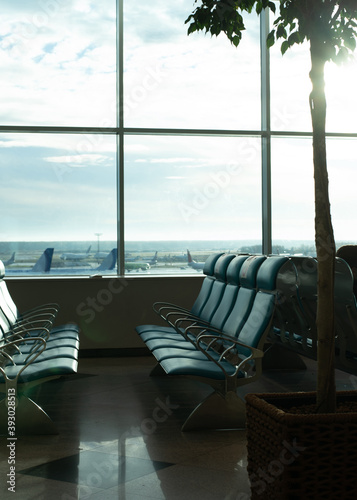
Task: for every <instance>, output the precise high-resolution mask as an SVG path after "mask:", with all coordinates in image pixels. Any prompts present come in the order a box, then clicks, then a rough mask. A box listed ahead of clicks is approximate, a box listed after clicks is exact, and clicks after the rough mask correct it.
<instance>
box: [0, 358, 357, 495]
mask: <svg viewBox="0 0 357 500" xmlns="http://www.w3.org/2000/svg"><path fill="white" fill-rule="evenodd" d="M154 365H155V361H154V360H153V359H152V358H151V357H136V358H135V357H130V358H100V359H95V358H86V359H80V367H79V373H78V374H77V375H76V376H71V377H69V378H68V379H63V380H62V379H61V380H54V381H51V382H47V383H46V384H43V385H42V386H41V388H39V389H36V391H34V393H33V399H34V400H35V401H36V402H38V403H39V404H40V405H41V406H42V407H43V408H44V409H45V410H46V411H47V412H48V414H49V415H50V416H51V418H52V419H53V420H54V422H55V423H56V425H57V428H58V432H59V433H58V435H52V436H19V437H18V438H17V441H16V457H15V458H16V473H15V485H16V486H15V495H14V493H12V492H10V491H8V487H9V484H7V481H8V480H9V478H8V476H7V474H9V464H8V458H9V448H8V447H7V444H8V441H7V440H6V437H1V438H0V457H1V464H0V498H1V499H8V498H9V499H10V498H16V499H17V500H20V499H21V500H22V499H23V500H31V499H34V500H35V499H36V500H57V499H58V500H75V499H91V500H111V499H123V500H144V499H145V500H151V499H152V500H154V499H169V500H176V499H177V500H179V499H180V500H181V499H184V500H191V499H192V500H193V499H195V500H201V499H202V500H248V499H249V498H250V494H249V491H250V489H249V481H248V477H247V471H246V441H245V432H244V430H232V431H200V432H196V431H195V432H186V433H182V432H181V430H180V428H181V424H182V423H183V421H184V420H185V418H186V417H187V416H188V414H189V413H190V411H191V410H192V409H193V408H194V407H195V406H196V404H198V403H199V402H200V401H201V400H202V399H203V397H204V396H205V395H206V394H209V393H210V392H211V391H210V389H209V388H208V387H206V386H204V385H201V384H199V383H197V382H193V381H190V380H183V379H174V378H168V377H150V371H151V369H152V367H153V366H154ZM315 378H316V373H315V363H313V362H309V363H308V365H307V369H305V370H284V371H281V370H280V371H277V370H265V372H264V375H263V376H262V377H261V379H260V380H259V381H258V382H256V383H254V384H251V385H250V386H249V385H248V386H245V387H244V391H245V393H246V392H279V391H290V390H294V391H295V390H314V388H315ZM356 380H357V379H356V377H353V376H350V375H348V374H342V373H341V372H338V374H337V385H338V388H339V389H341V390H343V389H350V388H356V387H357V384H356ZM242 395H244V392H242Z"/></svg>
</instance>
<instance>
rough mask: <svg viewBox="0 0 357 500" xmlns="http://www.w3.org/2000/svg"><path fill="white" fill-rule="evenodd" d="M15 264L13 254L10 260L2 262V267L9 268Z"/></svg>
mask: <svg viewBox="0 0 357 500" xmlns="http://www.w3.org/2000/svg"><path fill="white" fill-rule="evenodd" d="M14 262H15V252H13V253H12V255H11V257H10V259H8V260H3V264H4V266H5V267H6V266H10V265H11V264H13V263H14Z"/></svg>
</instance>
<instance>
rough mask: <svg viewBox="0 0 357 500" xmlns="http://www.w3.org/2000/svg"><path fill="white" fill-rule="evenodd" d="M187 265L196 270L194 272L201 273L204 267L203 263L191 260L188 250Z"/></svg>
mask: <svg viewBox="0 0 357 500" xmlns="http://www.w3.org/2000/svg"><path fill="white" fill-rule="evenodd" d="M187 263H188V265H189V267H192V269H196V271H202V269H203V267H204V265H205V263H204V262H196V261H195V260H193V258H192V257H191V254H190V251H189V250H187Z"/></svg>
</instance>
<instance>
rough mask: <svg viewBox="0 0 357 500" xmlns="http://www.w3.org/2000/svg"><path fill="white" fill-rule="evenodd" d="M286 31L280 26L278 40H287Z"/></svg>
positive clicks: (277, 32) (277, 34) (277, 33)
mask: <svg viewBox="0 0 357 500" xmlns="http://www.w3.org/2000/svg"><path fill="white" fill-rule="evenodd" d="M287 36H288V35H287V33H286V29H285V28H284V26H283V25H282V24H279V26H278V29H277V30H276V38H285V39H286V38H287Z"/></svg>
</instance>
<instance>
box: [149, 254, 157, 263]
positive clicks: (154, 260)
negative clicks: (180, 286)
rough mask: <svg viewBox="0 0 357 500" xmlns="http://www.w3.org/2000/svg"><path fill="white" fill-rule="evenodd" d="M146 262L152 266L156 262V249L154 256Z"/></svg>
mask: <svg viewBox="0 0 357 500" xmlns="http://www.w3.org/2000/svg"><path fill="white" fill-rule="evenodd" d="M148 264H150V266H154V265H155V264H157V251H156V252H155V255H154V257H153V258H152V259H151V260H149V262H148Z"/></svg>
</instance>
